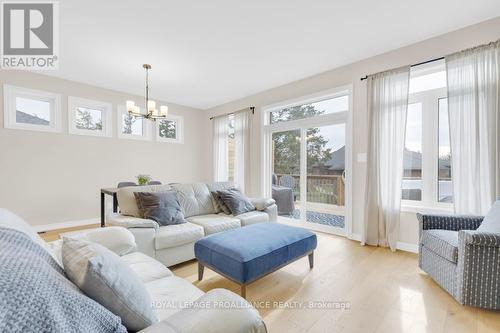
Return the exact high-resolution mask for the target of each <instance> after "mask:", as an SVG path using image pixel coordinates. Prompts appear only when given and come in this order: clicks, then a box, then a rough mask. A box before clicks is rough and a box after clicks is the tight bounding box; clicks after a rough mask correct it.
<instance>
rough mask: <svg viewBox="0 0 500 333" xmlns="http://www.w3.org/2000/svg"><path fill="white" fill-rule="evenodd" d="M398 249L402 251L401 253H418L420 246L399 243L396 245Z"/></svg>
mask: <svg viewBox="0 0 500 333" xmlns="http://www.w3.org/2000/svg"><path fill="white" fill-rule="evenodd" d="M396 247H397V249H398V250H401V251H406V252H411V253H418V245H417V244H412V243H404V242H398V243H397V244H396Z"/></svg>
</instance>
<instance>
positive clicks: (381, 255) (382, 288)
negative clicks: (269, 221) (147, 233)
mask: <svg viewBox="0 0 500 333" xmlns="http://www.w3.org/2000/svg"><path fill="white" fill-rule="evenodd" d="M173 271H174V273H175V274H176V275H178V276H180V277H183V278H185V279H187V280H188V281H190V282H192V283H193V284H195V285H196V286H198V287H199V288H200V289H202V290H204V291H208V290H210V289H213V288H226V289H229V290H232V291H234V292H235V293H239V287H238V285H236V284H235V283H233V282H230V281H229V280H227V279H225V278H223V277H221V276H220V275H218V274H217V273H215V272H212V271H211V270H209V269H208V268H205V274H204V278H203V281H201V282H198V281H197V264H196V262H195V261H190V262H187V263H184V264H181V265H177V266H175V267H173ZM247 300H248V301H250V302H252V303H254V304H255V305H256V306H259V312H260V313H261V315H262V316H263V318H264V321H265V322H266V325H267V327H268V330H269V332H270V333H282V332H286V333H294V332H311V333H312V332H314V333H315V332H325V333H326V332H328V333H330V332H343V333H345V332H360V333H361V332H363V333H364V332H388V333H398V332H412V333H417V332H432V333H440V332H450V333H461V332H465V333H475V332H478V333H490V332H491V333H492V332H500V312H493V311H484V310H479V309H475V308H470V307H464V306H461V305H460V304H458V303H457V302H456V301H455V300H454V299H453V298H452V297H451V296H450V295H448V294H447V293H446V292H445V291H444V290H442V289H441V288H440V287H439V286H438V285H437V284H436V283H435V282H434V281H432V280H431V279H430V278H429V277H428V276H427V275H426V274H425V273H423V272H422V271H421V270H420V269H419V268H418V266H417V255H415V254H411V253H407V252H401V251H398V252H396V253H392V252H391V251H389V250H387V249H384V248H376V247H369V246H360V245H359V243H358V242H355V241H351V240H347V239H345V238H343V237H338V236H332V235H327V234H323V233H318V248H317V250H316V251H315V264H314V268H313V269H312V270H310V269H309V264H308V261H307V257H305V258H302V259H300V260H298V261H296V262H294V263H292V264H290V265H288V266H286V267H284V268H283V269H281V270H279V271H277V272H274V273H272V274H270V275H268V276H267V277H264V278H263V279H261V280H258V281H256V282H255V283H253V284H251V285H250V286H248V287H247ZM265 302H268V303H271V304H270V305H271V306H268V305H269V304H266V303H265ZM275 302H288V303H283V304H282V305H281V307H280V306H277V305H276V303H275ZM309 302H320V303H319V304H324V305H325V306H326V305H334V306H335V304H341V303H342V302H344V304H348V305H349V306H350V307H349V308H348V309H344V310H339V309H327V308H317V307H316V308H310V307H308V306H307V304H308V303H309ZM321 302H323V303H321ZM299 304H300V305H302V306H303V308H297V307H298V305H299ZM291 306H295V307H296V308H294V309H292V308H290V307H291Z"/></svg>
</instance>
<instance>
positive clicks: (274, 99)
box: [206, 18, 500, 244]
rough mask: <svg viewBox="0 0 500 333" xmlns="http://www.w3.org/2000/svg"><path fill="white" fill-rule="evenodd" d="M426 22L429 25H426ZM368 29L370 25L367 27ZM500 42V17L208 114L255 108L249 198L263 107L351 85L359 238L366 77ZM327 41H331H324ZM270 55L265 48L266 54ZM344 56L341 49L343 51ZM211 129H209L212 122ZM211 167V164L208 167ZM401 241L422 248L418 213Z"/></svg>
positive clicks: (256, 180) (407, 221) (256, 184)
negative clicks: (261, 108) (360, 157)
mask: <svg viewBox="0 0 500 333" xmlns="http://www.w3.org/2000/svg"><path fill="white" fill-rule="evenodd" d="M422 24H425V22H423V23H422ZM367 28H368V27H367ZM499 38H500V18H495V19H493V20H489V21H485V22H483V23H480V24H477V25H473V26H470V27H467V28H464V29H461V30H457V31H454V32H451V33H447V34H445V35H441V36H438V37H435V38H432V39H429V40H426V41H423V42H420V43H417V44H413V45H410V46H407V47H404V48H401V49H398V50H395V51H392V52H389V53H385V54H382V55H379V56H375V57H372V58H369V59H366V60H363V61H359V62H356V63H353V64H350V65H347V66H344V67H340V68H337V69H334V70H331V71H328V72H325V73H322V74H318V75H315V76H312V77H309V78H306V79H303V80H300V81H296V82H292V83H289V84H287V85H284V86H281V87H277V88H274V89H271V90H267V91H264V92H261V93H258V94H255V95H253V96H249V97H246V98H243V99H240V100H237V101H234V102H230V103H227V104H224V105H221V106H218V107H215V108H212V109H210V110H209V114H210V115H217V114H222V113H226V112H231V111H235V110H239V109H242V108H245V107H248V106H255V107H256V114H255V116H254V123H253V125H254V126H253V129H254V133H253V139H252V148H251V152H252V165H251V174H252V175H251V178H252V186H251V187H250V189H249V194H250V195H259V194H260V193H261V192H262V189H261V182H260V178H261V175H260V170H261V155H262V154H261V138H262V135H261V134H262V133H261V132H260V130H261V115H260V114H259V113H260V110H259V108H260V107H262V106H266V105H270V104H274V103H278V102H280V101H284V100H288V99H291V98H296V97H300V96H304V95H308V94H312V93H315V92H319V91H322V90H327V89H331V88H335V87H339V86H343V85H347V84H352V85H353V87H354V92H353V110H354V111H353V112H354V114H353V119H354V120H353V121H354V127H353V128H354V130H353V132H354V133H353V147H352V148H353V159H354V161H353V232H354V233H355V234H358V235H360V234H361V233H362V232H363V209H364V193H365V192H364V191H365V177H366V175H365V172H366V163H359V162H357V160H356V156H357V154H359V153H365V152H366V150H367V148H366V147H367V109H366V81H360V80H359V79H360V78H361V77H363V76H365V75H366V74H371V73H376V72H380V71H383V70H387V69H391V68H396V67H399V66H403V65H408V64H414V63H419V62H422V61H426V60H429V59H433V58H437V57H441V56H444V55H447V54H450V53H453V52H456V51H459V50H462V49H465V48H469V47H472V46H475V45H478V44H482V43H487V42H490V41H493V40H497V39H499ZM325 42H327V41H325ZM262 51H263V52H265V50H262ZM339 52H341V48H340V47H339ZM206 123H207V126H210V124H209V121H208V118H207V119H206ZM206 148H207V150H210V149H211V139H210V140H207V146H206ZM209 165H210V164H209ZM400 241H401V242H403V243H410V244H417V241H418V225H417V221H416V218H415V213H402V219H401V231H400Z"/></svg>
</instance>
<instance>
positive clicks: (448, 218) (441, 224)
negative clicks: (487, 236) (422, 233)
mask: <svg viewBox="0 0 500 333" xmlns="http://www.w3.org/2000/svg"><path fill="white" fill-rule="evenodd" d="M483 218H484V217H483V216H465V215H461V216H459V215H427V214H425V215H424V214H417V219H418V222H419V227H420V230H428V229H443V230H452V231H459V230H476V229H477V228H479V226H480V225H481V223H482V222H483Z"/></svg>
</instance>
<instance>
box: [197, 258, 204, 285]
mask: <svg viewBox="0 0 500 333" xmlns="http://www.w3.org/2000/svg"><path fill="white" fill-rule="evenodd" d="M204 268H205V267H204V266H203V265H202V264H201V263H200V262H199V261H198V281H201V280H202V279H203V269H204Z"/></svg>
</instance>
